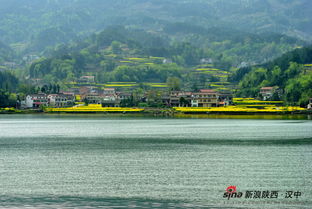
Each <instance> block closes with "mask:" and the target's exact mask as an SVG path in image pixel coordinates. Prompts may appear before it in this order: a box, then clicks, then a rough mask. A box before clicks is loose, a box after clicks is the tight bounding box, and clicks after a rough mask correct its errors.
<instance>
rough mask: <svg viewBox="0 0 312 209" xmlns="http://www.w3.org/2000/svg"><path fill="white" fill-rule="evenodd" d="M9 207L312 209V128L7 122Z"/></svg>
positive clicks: (306, 123) (1, 128)
mask: <svg viewBox="0 0 312 209" xmlns="http://www.w3.org/2000/svg"><path fill="white" fill-rule="evenodd" d="M230 185H235V186H237V190H238V192H243V193H244V196H243V197H242V198H236V199H235V198H232V199H230V200H228V199H226V198H223V194H224V192H225V189H226V188H227V187H228V186H230ZM266 190H268V191H278V192H279V198H277V199H253V198H252V199H246V198H245V192H246V191H266ZM286 191H294V192H297V191H299V192H301V196H299V197H298V198H295V197H293V198H287V199H286V198H285V193H286ZM0 207H8V208H14V207H15V208H18V207H29V208H93V207H102V208H312V120H281V119H279V118H278V119H276V120H266V119H261V120H256V119H248V120H243V119H209V118H203V119H190V118H183V119H153V118H142V117H141V118H131V117H123V118H119V117H115V118H108V117H107V116H106V117H105V116H99V115H93V116H87V115H63V116H59V115H0Z"/></svg>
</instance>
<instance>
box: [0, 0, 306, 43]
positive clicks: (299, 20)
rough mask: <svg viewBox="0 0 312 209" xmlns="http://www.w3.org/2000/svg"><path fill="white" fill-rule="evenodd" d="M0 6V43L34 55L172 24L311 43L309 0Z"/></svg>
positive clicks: (50, 0) (3, 0) (9, 2)
mask: <svg viewBox="0 0 312 209" xmlns="http://www.w3.org/2000/svg"><path fill="white" fill-rule="evenodd" d="M0 5H1V6H0V37H1V40H2V41H5V42H7V43H16V42H31V44H32V48H33V49H41V48H42V45H45V44H54V43H60V42H67V41H69V40H73V39H76V38H79V37H81V36H83V35H85V34H91V33H92V32H97V31H102V30H103V29H104V28H106V27H107V26H110V25H125V26H128V27H133V28H143V29H146V30H153V31H163V30H164V28H165V27H166V26H167V24H171V23H176V22H183V23H188V24H192V25H196V26H200V27H204V28H213V27H216V26H218V27H223V28H232V29H237V30H241V31H247V32H252V33H263V32H274V33H282V34H286V35H290V36H293V37H299V38H302V39H305V40H311V37H312V27H311V25H312V2H311V1H310V0H231V1H228V0H184V1H179V0H157V1H154V0H127V1H125V0H115V1H110V0H88V1H86V0H0ZM43 37H47V41H46V42H44V40H43ZM43 42H44V43H43Z"/></svg>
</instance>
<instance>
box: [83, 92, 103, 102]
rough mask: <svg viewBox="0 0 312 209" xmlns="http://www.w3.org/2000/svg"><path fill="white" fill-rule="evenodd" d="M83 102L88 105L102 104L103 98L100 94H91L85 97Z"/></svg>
mask: <svg viewBox="0 0 312 209" xmlns="http://www.w3.org/2000/svg"><path fill="white" fill-rule="evenodd" d="M82 100H83V101H84V102H86V103H88V104H102V100H103V96H102V95H99V94H98V93H89V94H86V95H83V96H82Z"/></svg>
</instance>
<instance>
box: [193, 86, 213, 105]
mask: <svg viewBox="0 0 312 209" xmlns="http://www.w3.org/2000/svg"><path fill="white" fill-rule="evenodd" d="M218 101H219V95H218V92H216V91H215V90H212V89H201V90H200V91H199V92H196V93H193V94H192V100H191V105H192V107H217V106H218Z"/></svg>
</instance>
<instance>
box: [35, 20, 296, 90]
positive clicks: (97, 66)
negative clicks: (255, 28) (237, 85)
mask: <svg viewBox="0 0 312 209" xmlns="http://www.w3.org/2000/svg"><path fill="white" fill-rule="evenodd" d="M189 27H191V26H189ZM185 28H187V26H184V24H183V25H182V27H180V24H178V26H177V27H175V28H174V30H172V31H171V32H170V33H175V34H176V37H179V39H176V40H175V41H172V40H171V39H170V38H169V37H168V36H165V35H162V34H158V33H156V34H155V33H152V32H146V31H144V30H138V29H127V28H125V27H121V26H114V27H109V28H107V29H105V30H104V31H102V32H100V33H97V34H94V35H91V36H90V37H89V38H86V39H84V40H82V41H77V42H73V43H71V44H67V45H61V46H59V47H57V48H55V49H54V50H53V51H51V52H50V53H51V54H52V56H48V57H47V58H43V59H41V60H38V61H36V62H34V63H33V64H32V65H31V66H30V69H29V75H30V78H32V79H43V81H44V82H46V83H51V82H62V83H68V82H74V81H76V80H77V79H78V78H79V77H80V76H84V75H92V76H95V77H96V80H97V82H99V83H106V82H137V83H142V82H156V83H157V82H160V83H164V82H166V81H167V79H168V78H169V77H178V78H180V79H182V80H183V84H184V86H185V87H187V88H193V87H194V88H195V86H196V85H197V87H209V86H210V87H211V84H212V83H210V82H216V83H218V82H219V83H220V82H221V83H224V82H227V77H228V75H229V72H230V70H231V69H232V70H233V69H235V68H233V66H236V65H239V64H240V63H241V62H242V61H250V62H252V61H253V59H254V60H258V61H259V62H261V61H264V60H266V59H268V58H267V57H266V56H270V57H274V56H277V55H278V54H281V53H283V52H284V50H285V51H288V50H291V49H292V48H295V47H296V46H297V44H298V43H299V42H298V41H297V40H296V39H293V38H289V37H286V36H281V35H268V36H260V35H256V34H251V33H244V32H239V31H237V34H234V35H225V34H223V31H222V30H220V29H219V30H217V29H216V30H214V31H213V32H212V33H207V34H206V29H203V28H200V27H193V28H192V30H191V29H189V30H187V31H181V30H183V29H185ZM168 30H169V28H168ZM193 33H197V34H199V35H198V36H197V38H195V37H193V38H192V39H193V41H190V40H189V39H188V38H189V36H188V35H189V34H193ZM218 34H220V36H218ZM221 34H223V35H222V36H221ZM226 38H228V40H225V41H222V40H223V39H226ZM196 41H197V44H196ZM259 51H261V53H260V54H259ZM214 85H215V86H218V84H214ZM219 87H220V88H222V85H220V86H219Z"/></svg>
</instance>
